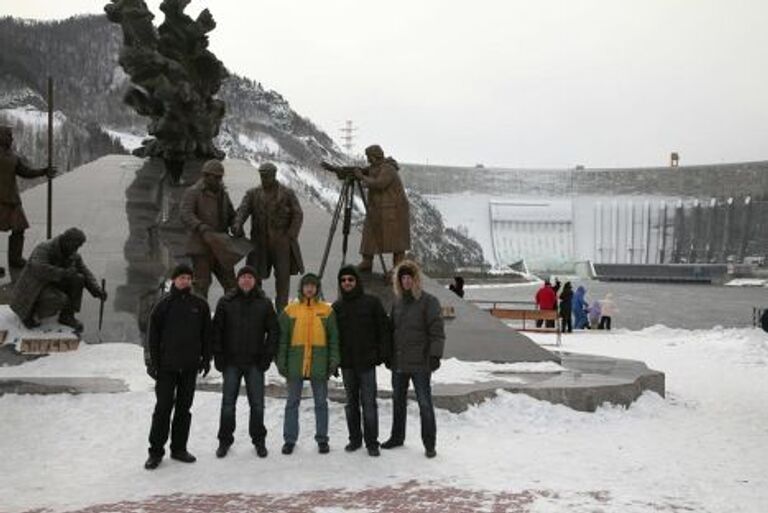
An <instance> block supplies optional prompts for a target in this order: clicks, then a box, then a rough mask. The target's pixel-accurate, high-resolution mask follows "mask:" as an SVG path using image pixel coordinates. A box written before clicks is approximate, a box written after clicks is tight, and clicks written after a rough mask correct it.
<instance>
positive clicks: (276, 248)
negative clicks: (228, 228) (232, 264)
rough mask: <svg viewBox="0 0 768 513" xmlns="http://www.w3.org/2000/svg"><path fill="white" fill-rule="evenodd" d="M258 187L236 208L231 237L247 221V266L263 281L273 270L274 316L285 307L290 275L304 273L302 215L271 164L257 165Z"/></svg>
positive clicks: (240, 231) (239, 230)
mask: <svg viewBox="0 0 768 513" xmlns="http://www.w3.org/2000/svg"><path fill="white" fill-rule="evenodd" d="M259 176H260V177H261V187H254V188H253V189H249V190H248V191H247V192H246V193H245V196H244V197H243V201H242V202H241V203H240V206H239V207H238V208H237V218H236V221H235V228H234V234H235V235H236V236H241V235H243V233H244V230H243V225H244V224H245V222H246V221H247V220H248V218H250V219H251V241H252V242H253V245H254V246H253V251H251V252H250V253H249V254H248V258H247V262H248V265H250V266H253V267H254V268H255V269H256V271H257V272H258V273H259V278H261V279H262V280H265V279H267V278H269V275H270V273H271V271H272V269H274V271H275V307H276V308H277V312H278V314H279V313H281V312H282V311H283V309H284V308H285V305H287V304H288V294H289V291H290V287H291V276H293V275H294V274H301V273H303V272H304V261H303V260H302V257H301V249H300V248H299V232H300V231H301V224H302V222H303V221H304V213H303V211H302V210H301V204H300V203H299V200H298V199H297V198H296V194H295V193H294V192H293V191H292V190H291V189H289V188H288V187H286V186H284V185H283V184H281V183H280V182H278V181H277V167H276V166H275V165H274V164H272V163H271V162H265V163H263V164H262V165H261V166H259Z"/></svg>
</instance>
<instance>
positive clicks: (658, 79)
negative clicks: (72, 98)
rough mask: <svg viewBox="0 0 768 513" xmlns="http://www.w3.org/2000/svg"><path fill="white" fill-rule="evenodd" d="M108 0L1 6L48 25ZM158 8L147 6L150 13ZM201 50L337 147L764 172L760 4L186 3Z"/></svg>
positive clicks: (734, 0)
mask: <svg viewBox="0 0 768 513" xmlns="http://www.w3.org/2000/svg"><path fill="white" fill-rule="evenodd" d="M105 3H106V2H105V0H66V1H53V0H23V1H21V0H2V5H3V7H2V9H0V13H2V14H10V15H14V16H21V17H28V18H37V19H57V18H64V17H68V16H71V15H74V14H80V13H98V12H102V8H103V5H104V4H105ZM159 3H160V0H150V1H149V2H148V5H149V6H150V8H151V9H152V10H153V11H154V12H155V13H156V14H157V15H158V18H157V19H156V20H155V21H156V22H158V23H159V22H160V21H161V18H162V13H160V11H159V10H158V9H157V6H158V5H159ZM205 6H208V7H209V8H210V9H211V11H212V13H213V15H214V18H215V19H216V21H217V23H218V27H217V29H216V30H215V31H214V32H213V33H212V34H211V41H212V50H213V51H214V52H215V53H216V54H217V55H218V57H219V58H220V59H221V60H222V61H224V63H225V64H226V66H227V67H228V68H229V69H230V70H231V71H234V72H236V73H239V74H242V75H246V76H248V77H250V78H253V79H255V80H258V81H260V82H262V84H264V86H265V87H267V88H269V89H274V90H276V91H278V92H279V93H281V94H282V95H283V96H284V97H285V98H286V99H287V100H288V101H289V102H290V103H291V105H292V106H293V108H294V109H295V110H296V111H297V112H299V113H300V114H301V115H303V116H307V117H309V118H310V119H312V120H313V121H314V122H315V123H316V124H318V125H319V126H320V127H321V128H322V129H324V130H325V131H326V132H327V133H328V134H329V135H331V136H332V137H333V138H334V139H336V140H337V141H339V139H340V131H339V129H340V128H341V127H342V126H343V124H344V122H345V120H347V119H351V120H353V121H354V122H355V124H356V125H357V126H358V127H359V130H358V132H357V136H358V137H357V142H358V145H357V146H358V149H359V148H361V147H364V146H365V145H367V144H370V143H374V142H377V143H380V144H381V145H382V146H383V147H384V149H385V151H386V152H387V153H388V154H391V155H392V156H394V157H395V158H397V159H398V160H401V161H410V162H426V161H428V162H429V163H444V164H457V165H474V164H476V163H484V164H485V165H486V166H504V167H571V166H574V165H577V164H583V165H586V166H587V167H600V166H621V167H626V166H639V165H664V164H666V163H667V162H668V159H669V153H670V152H671V151H677V152H679V153H680V158H681V164H693V163H705V162H724V161H742V160H764V159H768V2H765V1H764V0H753V1H739V0H728V1H724V0H626V1H624V0H536V1H531V0H522V1H518V0H479V1H476V2H469V1H453V0H389V1H388V2H372V1H361V0H322V1H317V0H314V1H309V0H307V1H294V0H268V1H266V0H252V1H247V2H246V1H243V0H216V1H215V2H214V1H212V0H207V1H200V0H193V1H192V3H191V5H190V6H189V7H188V8H187V12H188V13H189V14H191V15H192V16H193V17H195V16H197V13H198V12H199V11H200V10H201V9H202V8H203V7H205Z"/></svg>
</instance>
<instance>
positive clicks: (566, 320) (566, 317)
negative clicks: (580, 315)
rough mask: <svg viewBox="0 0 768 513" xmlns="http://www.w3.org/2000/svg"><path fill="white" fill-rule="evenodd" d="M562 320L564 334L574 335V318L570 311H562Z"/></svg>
mask: <svg viewBox="0 0 768 513" xmlns="http://www.w3.org/2000/svg"><path fill="white" fill-rule="evenodd" d="M560 319H561V320H562V326H560V329H561V330H562V331H563V333H573V317H571V311H570V310H561V311H560Z"/></svg>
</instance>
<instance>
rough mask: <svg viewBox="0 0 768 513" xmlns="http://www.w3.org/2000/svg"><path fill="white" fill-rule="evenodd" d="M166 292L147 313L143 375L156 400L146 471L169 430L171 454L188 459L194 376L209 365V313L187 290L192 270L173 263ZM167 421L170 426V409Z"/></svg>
mask: <svg viewBox="0 0 768 513" xmlns="http://www.w3.org/2000/svg"><path fill="white" fill-rule="evenodd" d="M171 278H172V280H173V284H172V285H171V291H170V292H169V293H168V294H166V295H165V296H164V297H163V298H162V299H160V301H158V302H157V304H156V305H155V307H154V308H153V309H152V313H151V314H150V317H149V330H148V333H147V346H148V348H149V355H150V358H149V365H148V366H147V373H148V374H149V375H150V376H151V377H152V378H153V379H154V380H155V396H156V398H157V403H156V404H155V411H154V413H153V415H152V428H151V429H150V432H149V458H148V459H147V462H146V463H145V464H144V468H146V469H147V470H153V469H156V468H157V467H158V465H160V462H161V461H162V459H163V455H164V454H165V449H164V446H165V442H167V441H168V431H169V427H170V431H171V458H173V459H175V460H178V461H182V462H184V463H193V462H194V461H196V458H195V457H194V456H192V455H191V454H190V453H189V452H188V451H187V440H188V439H189V426H190V423H191V421H192V415H191V414H190V412H189V410H190V408H191V407H192V401H193V400H194V398H195V379H196V377H197V373H198V372H200V373H201V374H202V375H203V377H205V376H207V375H208V371H210V369H211V336H212V329H211V312H210V309H209V308H208V303H206V302H205V300H203V299H202V298H200V297H198V296H196V295H194V294H193V293H192V269H191V268H190V267H189V266H187V265H179V266H176V268H175V269H174V270H173V274H172V276H171ZM172 410H173V424H172V425H171V411H172Z"/></svg>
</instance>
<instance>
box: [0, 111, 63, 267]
mask: <svg viewBox="0 0 768 513" xmlns="http://www.w3.org/2000/svg"><path fill="white" fill-rule="evenodd" d="M55 174H56V169H55V168H49V167H44V168H41V169H33V168H31V167H29V166H28V165H27V164H26V162H25V160H24V159H23V158H22V157H21V156H19V155H17V154H16V153H15V152H14V151H13V130H12V129H11V127H7V126H0V232H11V235H10V236H9V237H8V267H11V268H22V267H24V264H26V260H24V258H23V256H22V254H23V252H24V231H25V230H26V229H27V228H29V222H28V221H27V216H26V215H25V214H24V209H23V208H22V206H21V196H20V195H19V187H18V185H17V183H16V177H17V176H20V177H22V178H39V177H42V176H46V175H47V176H54V175H55ZM4 274H5V269H3V268H2V267H0V276H2V275H4Z"/></svg>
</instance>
